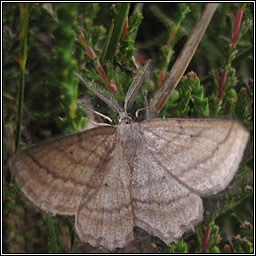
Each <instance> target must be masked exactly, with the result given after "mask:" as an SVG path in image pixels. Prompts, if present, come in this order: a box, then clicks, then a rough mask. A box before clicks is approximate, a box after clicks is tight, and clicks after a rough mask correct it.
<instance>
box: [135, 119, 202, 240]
mask: <svg viewBox="0 0 256 256" xmlns="http://www.w3.org/2000/svg"><path fill="white" fill-rule="evenodd" d="M145 128H147V127H145ZM143 129H144V127H143V124H142V127H141V131H142V134H143ZM145 133H146V134H147V132H146V131H145ZM145 136H146V137H145V139H144V141H143V139H142V140H140V139H139V140H138V145H137V154H136V160H135V163H134V169H133V173H132V198H133V212H134V217H135V218H134V224H135V225H136V226H138V227H141V228H143V229H145V230H147V231H148V232H149V233H150V234H152V235H155V236H158V237H159V238H160V239H161V240H163V241H164V242H165V243H166V244H169V243H170V242H172V241H175V240H177V239H178V238H179V237H181V236H182V235H183V233H184V232H186V231H188V230H190V229H191V228H193V226H194V225H195V224H197V223H198V222H200V221H201V220H202V219H203V204H202V199H201V198H200V196H199V195H197V194H196V193H194V192H192V191H191V190H190V189H189V188H188V187H187V186H186V185H185V184H183V183H181V182H180V181H179V180H177V179H176V177H175V176H174V175H172V174H169V172H168V170H167V168H166V167H165V165H164V164H163V163H161V162H159V160H158V155H156V154H160V153H161V154H162V152H157V153H156V152H154V151H153V150H152V148H151V147H158V146H159V143H161V142H159V141H157V140H156V141H155V142H154V145H151V144H150V145H149V144H148V143H147V141H148V140H149V139H152V138H147V135H145ZM150 136H151V135H150ZM164 150H166V149H164ZM172 157H173V156H171V157H170V156H169V159H170V158H172Z"/></svg>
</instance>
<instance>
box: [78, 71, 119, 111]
mask: <svg viewBox="0 0 256 256" xmlns="http://www.w3.org/2000/svg"><path fill="white" fill-rule="evenodd" d="M74 74H75V75H76V76H77V77H78V78H79V80H80V81H81V82H83V84H84V85H85V86H86V87H87V88H88V89H89V90H91V91H92V92H94V93H95V94H96V95H97V96H98V97H99V98H100V99H101V100H103V101H104V102H105V103H106V104H108V105H109V106H110V107H111V108H112V109H114V110H115V111H116V112H117V113H118V114H119V115H120V113H121V112H123V110H122V109H121V107H120V106H119V105H118V103H117V101H116V100H115V99H114V98H113V96H112V95H111V94H110V93H109V92H108V91H106V90H104V89H103V88H99V87H96V86H95V85H91V84H90V83H89V82H87V81H86V80H85V79H84V78H83V77H82V76H81V75H79V74H78V73H76V72H74Z"/></svg>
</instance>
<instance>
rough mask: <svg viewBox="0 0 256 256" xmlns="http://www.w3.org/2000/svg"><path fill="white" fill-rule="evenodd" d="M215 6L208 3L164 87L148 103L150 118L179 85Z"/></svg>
mask: <svg viewBox="0 0 256 256" xmlns="http://www.w3.org/2000/svg"><path fill="white" fill-rule="evenodd" d="M217 6H218V4H217V3H209V4H207V5H206V7H205V9H204V12H203V14H202V16H201V18H200V19H199V20H198V22H197V23H196V25H195V27H194V29H193V31H192V32H191V34H190V36H189V38H188V40H187V42H186V44H185V45H184V47H183V49H182V51H181V53H180V55H179V57H178V59H177V61H176V62H175V63H174V65H173V67H172V69H171V71H170V73H169V76H168V77H167V79H166V81H165V83H164V85H163V86H162V87H161V88H160V89H159V90H158V91H157V92H156V94H155V96H154V98H153V99H152V101H151V103H150V114H151V115H152V116H156V115H157V114H158V113H159V112H160V111H161V109H162V108H163V107H164V104H165V102H166V101H167V99H168V97H169V96H170V95H171V93H172V91H173V90H174V89H175V87H176V86H177V84H178V83H179V81H180V79H181V77H182V76H183V74H184V72H185V70H186V68H187V67H188V65H189V63H190V61H191V59H192V57H193V55H194V53H195V51H196V49H197V46H198V44H199V42H200V41H201V38H202V37H203V35H204V32H205V30H206V28H207V26H208V24H209V22H210V20H211V18H212V16H213V14H214V12H215V10H216V8H217Z"/></svg>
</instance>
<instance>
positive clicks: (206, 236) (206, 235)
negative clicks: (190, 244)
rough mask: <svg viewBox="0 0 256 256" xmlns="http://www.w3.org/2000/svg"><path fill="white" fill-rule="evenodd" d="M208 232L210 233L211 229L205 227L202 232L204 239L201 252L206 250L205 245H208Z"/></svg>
mask: <svg viewBox="0 0 256 256" xmlns="http://www.w3.org/2000/svg"><path fill="white" fill-rule="evenodd" d="M210 233H211V229H210V228H206V230H205V232H204V240H203V245H202V251H201V252H202V253H205V252H206V248H207V245H208V241H209V237H210Z"/></svg>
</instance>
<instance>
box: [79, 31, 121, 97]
mask: <svg viewBox="0 0 256 256" xmlns="http://www.w3.org/2000/svg"><path fill="white" fill-rule="evenodd" d="M78 38H79V40H80V41H81V42H82V43H83V45H84V49H85V51H86V53H87V54H88V56H89V58H90V59H92V60H94V61H96V62H94V63H97V64H95V66H96V70H97V72H98V74H99V75H100V77H101V79H102V81H103V82H104V83H105V85H106V86H107V87H108V88H109V89H110V90H111V91H112V92H114V93H117V90H116V88H115V86H114V85H112V84H110V83H109V82H108V78H107V75H106V73H105V71H104V70H103V68H102V66H101V64H100V62H99V60H98V58H97V55H96V54H95V52H94V50H93V49H92V48H91V47H90V46H88V44H87V42H86V39H85V36H84V28H83V27H81V35H79V36H78Z"/></svg>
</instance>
